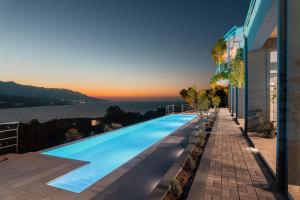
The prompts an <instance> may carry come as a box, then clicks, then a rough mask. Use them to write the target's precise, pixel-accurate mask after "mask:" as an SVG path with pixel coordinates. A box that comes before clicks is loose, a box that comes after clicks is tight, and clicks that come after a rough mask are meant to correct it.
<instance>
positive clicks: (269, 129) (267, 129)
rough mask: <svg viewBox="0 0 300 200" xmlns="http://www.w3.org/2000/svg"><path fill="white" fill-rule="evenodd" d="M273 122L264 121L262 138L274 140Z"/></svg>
mask: <svg viewBox="0 0 300 200" xmlns="http://www.w3.org/2000/svg"><path fill="white" fill-rule="evenodd" d="M275 130H276V126H275V122H274V121H272V122H270V121H266V122H265V123H264V126H263V135H262V136H263V137H265V138H274V137H275Z"/></svg>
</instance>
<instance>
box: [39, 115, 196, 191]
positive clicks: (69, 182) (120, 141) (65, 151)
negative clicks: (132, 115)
mask: <svg viewBox="0 0 300 200" xmlns="http://www.w3.org/2000/svg"><path fill="white" fill-rule="evenodd" d="M195 117H196V115H192V114H174V115H168V116H164V117H160V118H157V119H154V120H150V121H146V122H143V123H139V124H136V125H133V126H129V127H125V128H121V129H118V130H115V131H110V132H108V133H106V134H102V135H99V136H96V137H91V138H88V139H85V140H81V141H79V142H76V143H72V144H69V145H65V146H62V147H58V148H54V149H51V150H47V151H45V152H42V154H45V155H51V156H57V157H62V158H69V159H75V160H81V161H86V162H89V164H86V165H84V166H82V167H79V168H77V169H75V170H73V171H70V172H68V173H66V174H64V175H62V176H60V177H58V178H56V179H54V180H52V181H50V182H49V183H47V184H48V185H50V186H54V187H57V188H61V189H64V190H68V191H71V192H76V193H80V192H81V191H83V190H84V189H86V188H87V187H89V186H90V185H92V184H94V183H95V182H97V181H99V180H100V179H101V178H103V177H104V176H106V175H108V174H109V173H111V172H112V171H114V170H115V169H117V168H118V167H120V166H121V165H123V164H124V163H126V162H128V161H129V160H130V159H132V158H134V157H135V156H137V155H138V154H140V153H141V152H143V151H144V150H146V149H147V148H149V147H150V146H152V145H153V144H155V143H157V142H158V141H160V140H161V139H163V138H164V137H166V136H168V135H170V134H171V133H172V132H174V131H175V130H176V129H178V128H179V127H181V126H183V125H184V124H186V123H188V122H189V121H191V120H192V119H194V118H195Z"/></svg>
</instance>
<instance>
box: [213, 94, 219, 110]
mask: <svg viewBox="0 0 300 200" xmlns="http://www.w3.org/2000/svg"><path fill="white" fill-rule="evenodd" d="M211 101H212V105H213V106H214V107H215V108H217V107H219V105H220V103H221V98H220V97H219V96H215V97H213V98H212V99H211Z"/></svg>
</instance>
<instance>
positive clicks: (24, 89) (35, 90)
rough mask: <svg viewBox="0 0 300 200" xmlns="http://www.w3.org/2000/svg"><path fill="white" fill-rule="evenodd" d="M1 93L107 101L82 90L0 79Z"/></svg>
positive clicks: (84, 100) (75, 100) (57, 99)
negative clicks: (86, 93) (81, 91)
mask: <svg viewBox="0 0 300 200" xmlns="http://www.w3.org/2000/svg"><path fill="white" fill-rule="evenodd" d="M0 95H4V96H18V97H29V98H44V99H48V100H49V99H51V100H54V101H55V100H56V101H62V102H63V101H71V102H73V103H76V102H97V101H105V100H104V99H98V98H95V97H90V96H87V95H85V94H82V93H80V92H76V91H72V90H67V89H60V88H44V87H35V86H31V85H21V84H18V83H15V82H3V81H0ZM0 101H1V99H0Z"/></svg>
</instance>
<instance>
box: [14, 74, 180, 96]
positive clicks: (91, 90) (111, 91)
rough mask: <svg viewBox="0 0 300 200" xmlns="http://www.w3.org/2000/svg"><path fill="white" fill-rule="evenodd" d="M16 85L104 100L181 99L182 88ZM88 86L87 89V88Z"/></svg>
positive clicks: (24, 81) (25, 83)
mask: <svg viewBox="0 0 300 200" xmlns="http://www.w3.org/2000/svg"><path fill="white" fill-rule="evenodd" d="M16 83H18V84H23V85H32V86H37V87H45V88H63V89H69V90H72V91H78V92H81V93H83V94H85V95H88V96H92V97H97V98H103V99H156V98H162V99H168V98H170V99H174V98H179V94H178V92H179V90H180V88H174V87H172V88H171V87H157V86H144V85H140V86H135V87H126V88H125V87H124V88H122V87H118V86H116V85H113V86H112V85H109V86H107V87H106V86H102V87H100V86H98V85H97V84H90V83H81V84H76V83H75V84H74V83H73V84H70V83H69V82H65V83H61V82H60V83H58V82H52V83H49V82H48V83H43V82H40V81H28V80H20V79H19V80H16ZM85 86H86V87H85Z"/></svg>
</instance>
